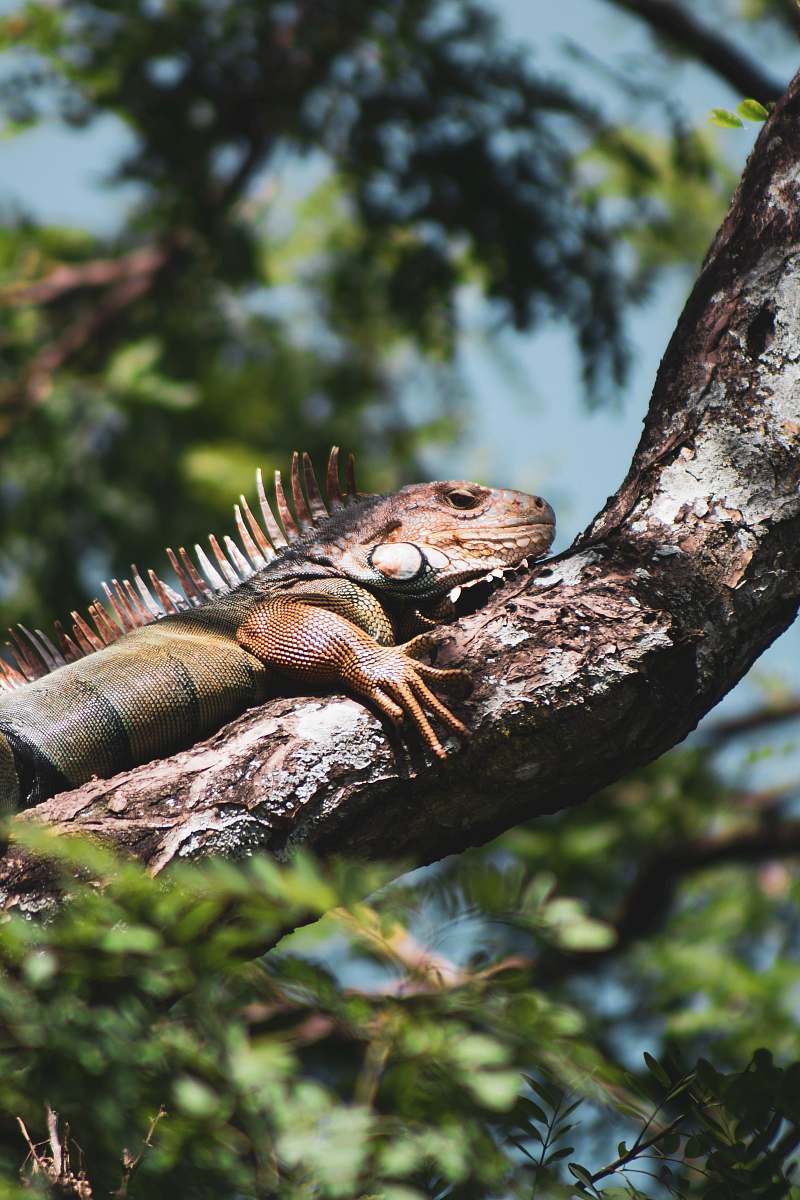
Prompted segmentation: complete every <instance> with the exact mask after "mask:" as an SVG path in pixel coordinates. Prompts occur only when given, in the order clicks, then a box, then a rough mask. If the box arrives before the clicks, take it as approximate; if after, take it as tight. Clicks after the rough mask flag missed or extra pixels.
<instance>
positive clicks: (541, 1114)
mask: <svg viewBox="0 0 800 1200" xmlns="http://www.w3.org/2000/svg"><path fill="white" fill-rule="evenodd" d="M519 1103H520V1108H522V1109H523V1111H524V1112H526V1113H528V1115H529V1116H531V1117H533V1119H534V1121H541V1122H542V1124H543V1125H547V1124H548V1123H549V1122H548V1120H547V1116H546V1114H545V1111H544V1109H543V1108H540V1106H539V1105H538V1104H537V1103H536V1102H535V1101H534V1100H531V1098H530V1096H523V1097H522V1098H521V1099H520V1102H519Z"/></svg>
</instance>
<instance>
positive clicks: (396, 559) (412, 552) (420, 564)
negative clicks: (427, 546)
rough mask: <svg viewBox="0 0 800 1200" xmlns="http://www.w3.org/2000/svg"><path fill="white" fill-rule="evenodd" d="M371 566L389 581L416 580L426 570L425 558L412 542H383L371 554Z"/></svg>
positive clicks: (369, 560) (369, 559)
mask: <svg viewBox="0 0 800 1200" xmlns="http://www.w3.org/2000/svg"><path fill="white" fill-rule="evenodd" d="M368 562H369V565H370V566H371V567H374V568H375V570H376V571H380V573H381V575H385V576H386V578H387V579H416V577H417V575H419V574H420V573H421V572H422V571H423V570H424V569H425V558H424V556H423V553H422V551H421V550H420V549H419V547H418V546H415V545H414V544H413V543H412V542H381V544H380V545H379V546H375V547H374V548H373V550H372V551H371V552H370V554H369V558H368Z"/></svg>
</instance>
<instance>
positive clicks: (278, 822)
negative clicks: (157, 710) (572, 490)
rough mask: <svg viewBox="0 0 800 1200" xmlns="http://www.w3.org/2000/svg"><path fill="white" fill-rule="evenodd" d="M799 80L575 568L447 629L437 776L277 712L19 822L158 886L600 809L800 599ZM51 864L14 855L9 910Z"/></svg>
mask: <svg viewBox="0 0 800 1200" xmlns="http://www.w3.org/2000/svg"><path fill="white" fill-rule="evenodd" d="M799 265H800V76H798V77H797V78H796V79H795V80H794V82H793V84H792V85H791V87H790V89H789V91H788V92H787V94H786V96H785V97H784V98H783V100H782V101H781V102H780V103H779V105H778V106H777V108H776V110H775V112H774V114H773V115H772V117H771V118H770V120H769V122H768V123H767V125H766V126H765V127H764V129H763V130H762V132H761V135H760V137H759V139H758V142H757V145H756V147H755V149H754V151H753V154H752V156H751V159H750V161H749V163H748V166H747V168H746V170H745V174H744V177H743V179H742V182H741V184H740V187H739V190H738V191H737V194H736V196H735V197H734V200H733V202H732V205H731V208H730V211H729V213H728V215H727V217H726V219H725V221H724V223H723V225H722V228H721V229H720V231H719V233H718V235H717V237H716V239H715V241H714V243H713V246H712V247H711V250H710V252H709V255H708V258H707V260H706V263H705V265H704V267H703V270H702V273H701V275H700V277H699V279H698V281H697V284H696V286H695V288H694V290H693V291H692V294H691V296H690V297H689V300H688V302H687V304H686V307H685V309H684V312H683V314H682V316H681V318H680V320H679V322H678V326H677V329H676V330H675V333H674V335H673V337H672V340H671V341H670V344H669V346H668V348H667V351H666V354H665V356H664V360H663V362H662V365H661V368H660V370H659V373H658V378H657V380H656V384H655V389H654V392H653V397H652V402H651V405H650V410H649V412H648V415H647V418H646V421H645V426H644V431H643V434H642V438H641V442H640V444H639V447H638V449H637V451H636V454H635V456H634V459H633V462H632V464H631V468H630V471H629V473H628V476H627V478H626V479H625V481H624V482H623V484H622V486H621V487H620V489H619V491H618V492H617V493H616V495H615V496H613V497H612V498H611V499H610V500H609V502H608V504H607V505H606V507H605V509H604V510H603V512H602V513H601V514H600V515H599V516H598V517H597V518H596V520H595V521H594V522H593V523H592V525H591V526H590V527H589V529H588V530H587V531H586V532H585V533H584V534H583V535H582V536H581V537H580V538H579V539H578V541H577V542H576V543H575V545H574V546H573V548H572V549H571V550H570V551H568V552H567V553H565V554H563V555H561V556H559V557H558V558H556V559H553V560H551V561H550V562H548V563H545V564H542V565H540V566H539V567H537V568H536V569H535V570H534V571H532V572H531V574H530V575H527V576H523V577H520V578H519V579H517V580H516V581H515V582H514V583H513V584H510V585H507V586H505V587H504V588H503V589H501V590H500V591H499V592H497V593H496V594H495V595H494V597H493V598H492V599H491V600H490V602H489V603H488V604H487V605H486V607H485V608H483V609H482V610H480V611H479V612H477V613H475V614H474V615H473V616H471V617H469V618H466V619H462V620H461V621H460V622H458V623H457V624H456V625H454V626H450V627H447V628H446V629H443V630H442V636H441V654H440V660H441V661H445V662H447V663H451V664H456V663H457V664H460V665H466V666H468V667H471V668H472V670H473V674H474V677H475V682H476V688H475V692H474V695H473V696H472V697H471V699H470V700H469V701H468V702H466V703H465V704H464V713H465V716H466V719H467V721H468V723H469V725H470V726H471V728H472V729H473V730H474V736H473V738H472V740H471V741H470V743H469V744H468V745H464V746H462V747H459V748H456V746H455V744H454V748H453V753H452V754H451V756H450V758H449V759H448V761H447V762H446V763H445V764H444V765H439V764H435V765H434V764H431V763H429V762H426V761H425V760H424V758H423V757H422V756H421V755H420V754H419V753H417V752H415V751H413V750H409V748H408V746H407V745H406V746H405V747H404V746H401V745H399V744H397V743H395V744H394V745H393V746H392V745H390V743H389V741H388V740H387V734H386V731H385V730H384V729H383V728H382V727H381V725H380V724H379V722H378V721H377V719H376V718H375V717H374V716H373V715H372V714H371V713H369V712H368V711H367V710H366V709H364V708H363V707H362V706H361V705H359V704H357V703H356V702H354V701H352V700H349V699H346V698H344V697H342V696H330V697H310V698H309V697H306V698H292V699H287V698H284V699H278V700H275V701H272V702H270V703H267V704H266V705H264V706H263V707H262V708H260V709H258V710H252V711H250V712H248V713H246V714H245V715H244V716H243V717H241V718H240V719H239V720H237V721H235V722H233V723H232V724H231V725H229V726H227V727H226V728H225V729H223V730H221V731H220V732H219V733H218V734H217V735H216V736H215V737H212V738H211V739H209V740H208V741H207V742H205V743H203V744H202V745H199V746H196V747H194V748H193V749H191V750H187V751H185V752H184V753H181V754H177V755H175V756H174V757H173V758H170V759H168V760H164V761H160V762H154V763H151V764H149V765H146V766H143V767H140V768H138V769H137V770H134V771H131V772H128V773H126V774H124V775H119V776H117V777H115V778H114V779H111V780H101V781H95V782H92V783H89V784H86V785H85V786H84V787H82V788H80V789H78V790H76V791H73V792H70V793H65V794H62V795H60V796H57V797H55V798H53V799H52V800H49V801H48V802H47V803H45V804H42V805H40V806H38V807H37V808H35V809H32V810H30V811H29V812H28V813H26V814H25V815H24V816H23V817H20V818H17V819H16V823H17V824H19V822H21V821H28V822H29V821H35V822H48V823H51V824H53V825H55V826H56V827H57V828H58V829H59V830H62V831H72V832H75V833H83V834H91V835H96V836H98V837H102V838H104V839H106V840H107V841H109V842H111V843H113V844H114V845H115V846H117V847H119V848H121V849H124V850H126V851H129V852H131V853H132V854H135V855H136V856H138V857H139V858H140V859H141V861H142V862H144V863H146V864H147V865H148V867H149V868H150V869H151V870H152V871H154V872H155V871H160V870H162V869H163V868H164V867H166V866H167V865H168V864H169V863H170V862H172V861H173V860H174V859H175V858H178V857H192V856H195V857H196V856H202V855H206V854H213V853H222V854H228V855H241V854H245V853H248V852H251V851H254V850H256V849H259V848H261V849H269V850H271V851H273V852H275V853H278V854H283V853H285V852H286V850H287V849H288V848H290V847H292V846H295V845H299V844H307V845H310V846H314V847H316V849H317V850H318V851H321V852H322V853H332V852H340V853H346V854H355V855H368V856H381V857H386V856H391V857H394V858H400V857H405V858H406V859H409V860H411V861H413V862H426V861H431V860H433V859H435V858H438V857H440V856H442V855H445V854H449V853H452V852H453V851H456V850H460V849H462V848H463V847H465V846H468V845H473V844H476V843H479V842H482V841H485V840H486V839H488V838H491V837H492V836H494V835H495V834H497V833H498V832H500V831H501V830H503V829H505V828H507V827H509V826H511V825H513V824H515V823H517V822H519V821H521V820H524V819H526V818H530V817H533V816H536V815H537V814H541V813H546V812H553V811H555V810H557V809H560V808H563V807H565V806H567V805H571V804H576V803H578V802H580V801H582V800H585V799H586V798H587V797H588V796H590V795H591V794H592V793H593V792H595V791H597V789H598V788H600V787H602V786H604V785H605V784H607V783H609V782H611V781H612V780H614V779H617V778H618V777H619V776H621V775H622V774H624V773H625V772H628V771H630V770H631V768H632V767H635V766H637V765H638V764H641V763H645V762H647V761H649V760H650V759H652V758H654V757H655V756H656V755H658V754H661V753H662V752H663V751H665V750H667V749H668V748H669V747H670V746H673V745H675V744H676V742H679V741H680V740H681V739H682V738H683V737H685V735H686V734H687V733H688V732H689V731H690V730H691V729H693V728H694V726H695V725H696V723H697V722H698V720H699V719H700V717H702V716H703V714H704V713H706V712H707V711H708V710H709V709H710V708H712V707H713V706H714V704H716V703H717V701H718V700H719V699H720V697H721V696H723V695H724V694H725V693H726V692H727V691H728V690H729V689H730V688H731V687H732V686H733V685H734V684H735V683H736V682H737V681H738V680H739V679H740V678H741V677H742V675H743V674H744V673H745V672H746V671H747V669H748V667H749V666H750V665H751V663H752V662H753V661H754V660H755V659H756V658H757V657H758V655H759V654H760V653H761V652H762V651H763V650H764V649H765V647H766V646H768V645H769V644H770V642H771V641H772V640H773V639H774V638H775V637H776V636H777V635H778V634H779V633H781V632H782V631H783V630H784V629H785V628H786V627H787V626H788V625H789V624H790V623H791V621H792V620H793V619H794V617H795V614H796V612H797V608H798V602H799V601H800V273H799V272H798V266H799ZM48 886H49V885H48V883H47V879H46V870H45V868H44V867H42V865H41V864H36V863H32V862H31V861H30V860H28V859H27V858H26V857H25V856H24V855H22V854H21V853H19V852H18V851H16V850H14V849H13V848H12V849H11V850H10V851H9V852H8V853H7V854H6V856H5V858H4V859H3V860H2V862H0V897H2V899H3V900H4V902H5V904H6V905H19V906H20V907H21V908H23V909H30V910H32V909H35V908H36V907H37V906H38V905H40V904H41V902H42V900H43V898H45V897H46V896H47V889H48Z"/></svg>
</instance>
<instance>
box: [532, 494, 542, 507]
mask: <svg viewBox="0 0 800 1200" xmlns="http://www.w3.org/2000/svg"><path fill="white" fill-rule="evenodd" d="M533 503H534V507H535V508H544V500H542V499H541V498H540V497H539V496H536V497H535V499H534V501H533Z"/></svg>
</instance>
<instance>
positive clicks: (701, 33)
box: [610, 0, 786, 104]
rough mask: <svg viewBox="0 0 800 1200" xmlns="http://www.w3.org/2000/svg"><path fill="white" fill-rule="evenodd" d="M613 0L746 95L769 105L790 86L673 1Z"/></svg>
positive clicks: (735, 89) (611, 1)
mask: <svg viewBox="0 0 800 1200" xmlns="http://www.w3.org/2000/svg"><path fill="white" fill-rule="evenodd" d="M610 3H612V4H614V5H616V7H617V8H624V9H625V11H626V12H630V13H633V14H634V15H635V16H637V17H640V18H641V19H642V20H643V21H644V22H646V24H647V25H649V26H650V28H651V29H652V30H653V31H654V32H655V33H656V34H661V35H663V36H664V37H665V38H667V39H668V40H669V41H670V42H674V43H676V44H677V45H678V46H680V47H681V49H683V50H685V51H687V52H688V53H689V54H691V55H692V57H693V58H696V59H697V60H698V61H699V62H701V63H704V64H705V66H707V67H709V68H710V69H711V70H712V71H716V73H717V75H719V76H721V78H722V79H724V80H726V81H727V82H728V83H729V84H730V85H731V87H732V88H733V89H734V91H736V92H738V93H739V94H740V95H741V96H742V97H752V98H753V99H755V100H760V101H761V103H762V104H767V103H769V102H770V101H772V100H777V99H778V97H779V96H780V95H781V93H782V92H783V90H784V87H785V86H786V85H785V82H783V81H782V80H779V79H776V78H775V77H774V76H772V75H770V74H769V72H768V71H765V70H763V68H762V67H761V66H760V65H759V63H757V62H755V61H754V60H753V59H752V58H749V57H748V56H747V55H746V54H744V53H743V52H742V51H741V50H739V48H738V47H737V46H735V45H734V44H733V43H732V42H730V41H728V40H727V39H726V38H724V37H722V35H721V34H719V33H717V31H716V30H715V29H711V28H710V27H709V26H707V25H703V24H702V23H701V22H700V21H698V20H697V19H696V18H695V17H694V16H693V15H692V14H691V13H690V12H688V11H687V10H686V9H684V8H682V7H681V6H680V4H676V3H674V2H673V0H610Z"/></svg>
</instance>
